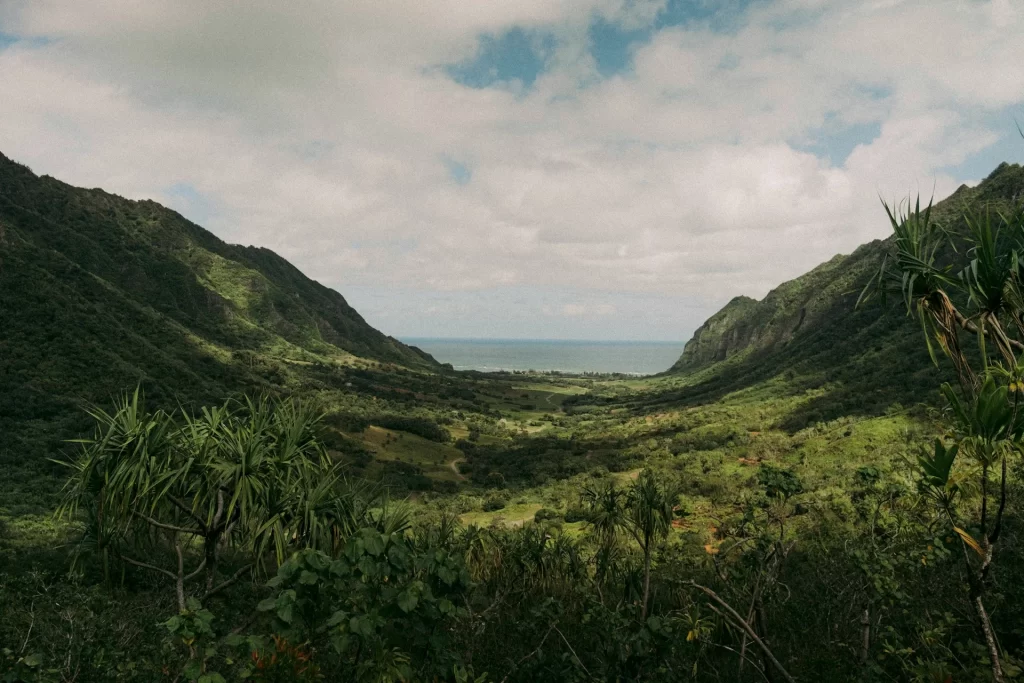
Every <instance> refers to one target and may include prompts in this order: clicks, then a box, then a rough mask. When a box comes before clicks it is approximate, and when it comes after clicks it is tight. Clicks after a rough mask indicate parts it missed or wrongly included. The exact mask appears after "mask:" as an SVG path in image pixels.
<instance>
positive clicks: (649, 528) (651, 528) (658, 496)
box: [583, 469, 677, 620]
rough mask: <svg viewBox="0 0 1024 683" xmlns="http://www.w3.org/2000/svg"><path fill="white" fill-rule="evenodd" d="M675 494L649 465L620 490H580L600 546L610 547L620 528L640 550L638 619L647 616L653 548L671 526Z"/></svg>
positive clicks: (610, 488) (589, 520)
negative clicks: (641, 564) (648, 467)
mask: <svg viewBox="0 0 1024 683" xmlns="http://www.w3.org/2000/svg"><path fill="white" fill-rule="evenodd" d="M676 498H677V496H676V495H675V493H674V492H672V491H670V490H669V489H668V488H667V487H665V486H663V485H662V484H660V483H659V482H658V479H657V476H656V475H655V474H654V472H653V471H651V470H649V469H645V470H643V471H642V472H640V475H639V477H637V480H636V482H634V483H633V485H632V486H630V487H629V489H627V490H626V491H620V490H619V489H617V488H616V487H615V485H614V484H609V485H608V486H605V487H601V488H587V489H584V491H583V500H584V502H585V503H586V504H587V506H588V515H587V522H588V524H589V525H590V527H591V528H592V529H593V530H594V532H595V534H596V535H597V537H598V539H599V541H600V543H601V546H602V548H604V549H610V548H611V546H612V545H613V544H614V543H615V539H616V537H617V534H618V532H619V531H620V530H621V531H624V532H626V533H627V534H628V535H629V536H630V537H631V538H632V539H633V540H634V541H636V543H637V545H638V546H639V548H640V551H641V552H642V553H643V557H644V564H643V568H644V569H643V576H644V580H643V594H642V597H641V607H640V619H641V620H646V619H647V608H648V603H649V601H650V594H651V560H652V557H653V554H654V549H655V546H656V545H657V543H658V542H659V541H661V540H662V539H664V538H665V537H666V536H668V532H669V529H671V528H672V516H673V508H674V506H675V501H676Z"/></svg>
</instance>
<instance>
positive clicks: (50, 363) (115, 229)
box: [0, 154, 437, 460]
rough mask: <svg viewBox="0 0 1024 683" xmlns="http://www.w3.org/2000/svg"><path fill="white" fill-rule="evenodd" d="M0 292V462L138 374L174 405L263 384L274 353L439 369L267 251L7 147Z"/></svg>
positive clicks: (69, 432) (25, 454) (274, 378)
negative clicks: (72, 181)
mask: <svg viewBox="0 0 1024 683" xmlns="http://www.w3.org/2000/svg"><path fill="white" fill-rule="evenodd" d="M0 292H2V296H0V329H2V334H0V358H2V359H3V362H2V363H0V388H2V391H0V460H3V459H5V458H11V457H13V458H17V459H19V460H24V459H26V458H29V457H33V456H34V455H47V454H49V452H52V448H53V447H54V446H55V444H58V443H59V442H60V440H61V439H63V438H68V437H70V436H74V435H75V433H74V425H70V426H68V427H67V428H64V427H62V426H60V424H61V423H63V422H64V421H66V420H72V421H74V420H76V419H77V420H78V422H79V423H80V421H81V408H82V406H83V405H86V404H89V403H101V402H105V401H108V400H109V399H110V397H111V396H112V395H114V394H116V393H118V392H120V391H122V390H123V389H124V388H125V387H128V386H134V385H136V384H137V383H139V382H141V383H142V385H143V387H144V388H145V389H146V392H147V395H148V397H149V398H150V400H152V401H155V402H157V403H158V404H173V403H176V402H179V401H180V402H185V403H188V402H191V401H211V400H218V401H219V400H221V399H223V398H224V397H225V396H228V395H231V394H234V393H237V392H240V391H243V390H260V389H264V390H265V389H273V388H274V387H275V386H278V385H280V384H281V382H282V377H281V373H280V365H281V364H282V363H301V362H304V361H312V360H320V361H325V362H335V363H343V364H349V365H351V364H355V365H359V364H365V363H364V361H377V362H384V363H395V364H399V365H402V366H405V367H409V368H421V369H427V368H432V367H437V365H436V363H435V362H434V361H433V359H432V358H430V357H429V356H427V355H426V354H424V353H422V352H419V351H418V350H417V349H414V348H411V347H408V346H406V345H404V344H402V343H400V342H398V341H397V340H395V339H392V338H390V337H388V336H386V335H384V334H382V333H380V332H378V331H377V330H375V329H374V328H372V327H371V326H370V325H368V324H367V323H366V321H364V320H363V318H362V317H361V316H360V315H359V314H358V313H357V312H356V311H355V310H353V309H352V307H351V306H349V305H348V304H347V303H346V301H345V299H344V298H343V297H342V296H341V295H340V294H338V293H337V292H336V291H334V290H332V289H329V288H327V287H324V286H323V285H321V284H319V283H317V282H314V281H312V280H310V279H309V278H307V277H305V276H304V275H303V274H302V273H301V272H299V271H298V270H297V269H296V268H295V267H294V266H292V265H291V264H290V263H288V262H287V261H285V260H284V259H283V258H281V257H280V256H278V255H277V254H275V253H274V252H272V251H269V250H267V249H261V248H256V247H244V246H237V245H231V244H226V243H224V242H223V241H221V240H220V239H218V238H217V237H216V236H214V235H213V234H211V233H210V232H208V231H207V230H204V229H203V228H201V227H200V226H198V225H195V224H194V223H191V222H189V221H188V220H186V219H185V218H183V217H182V216H180V215H179V214H177V213H175V212H174V211H171V210H169V209H167V208H165V207H163V206H161V205H159V204H157V203H156V202H152V201H131V200H127V199H124V198H122V197H119V196H117V195H113V194H109V193H107V192H104V191H102V190H86V189H80V188H76V187H72V186H70V185H67V184H65V183H63V182H60V181H58V180H55V179H53V178H50V177H46V176H44V177H39V176H36V175H35V174H33V173H32V172H31V171H30V170H29V169H28V168H27V167H25V166H23V165H20V164H18V163H16V162H14V161H12V160H10V159H8V158H6V157H4V156H3V155H2V154H0ZM43 441H45V443H46V444H47V445H46V446H45V450H46V451H47V452H45V453H42V454H39V453H36V451H37V450H38V448H39V447H38V444H39V443H41V442H43Z"/></svg>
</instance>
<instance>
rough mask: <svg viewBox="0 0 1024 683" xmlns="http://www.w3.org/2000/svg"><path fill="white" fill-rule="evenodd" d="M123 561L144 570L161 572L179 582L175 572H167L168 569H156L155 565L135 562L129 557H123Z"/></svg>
mask: <svg viewBox="0 0 1024 683" xmlns="http://www.w3.org/2000/svg"><path fill="white" fill-rule="evenodd" d="M121 559H122V560H124V561H125V562H127V563H128V564H134V565H135V566H136V567H142V568H143V569H151V570H153V571H155V572H160V573H161V574H163V575H164V576H169V577H170V578H172V579H174V580H175V581H177V580H178V577H177V575H176V574H175V573H174V572H171V571H167V570H166V569H161V568H160V567H154V566H153V565H151V564H146V563H145V562H139V561H138V560H133V559H132V558H130V557H128V556H127V555H122V556H121Z"/></svg>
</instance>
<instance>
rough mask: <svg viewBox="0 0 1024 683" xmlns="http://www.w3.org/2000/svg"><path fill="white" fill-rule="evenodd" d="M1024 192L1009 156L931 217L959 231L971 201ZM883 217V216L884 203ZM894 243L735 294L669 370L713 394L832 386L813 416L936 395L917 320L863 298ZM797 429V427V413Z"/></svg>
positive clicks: (1022, 177) (985, 202) (997, 200)
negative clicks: (796, 384)
mask: <svg viewBox="0 0 1024 683" xmlns="http://www.w3.org/2000/svg"><path fill="white" fill-rule="evenodd" d="M1021 196H1024V168H1022V167H1021V166H1020V165H1017V164H1007V163H1003V164H1001V165H1000V166H999V167H998V168H996V169H995V170H994V171H993V172H992V173H991V174H990V175H989V176H988V177H987V178H986V179H985V180H983V181H982V182H981V183H979V184H978V185H977V186H975V187H968V186H966V185H964V186H961V187H960V188H959V189H957V190H956V192H954V193H953V194H952V195H950V196H949V197H947V198H946V199H944V200H943V201H941V202H938V203H936V205H935V207H934V209H933V219H934V220H935V221H936V222H938V223H939V224H941V225H943V226H944V227H945V228H946V229H947V230H948V231H949V232H950V233H951V234H953V235H955V234H957V233H958V231H962V230H963V213H964V211H965V209H967V208H968V207H973V208H979V207H983V206H989V207H991V208H993V209H995V210H1000V209H1002V208H1005V207H1007V206H1009V205H1010V204H1012V203H1014V202H1016V201H1017V200H1019V199H1020V197H1021ZM878 219H879V221H880V222H884V221H886V220H887V219H886V217H885V213H884V212H883V211H882V209H881V207H879V211H878ZM889 248H890V241H889V240H888V239H886V240H875V241H873V242H869V243H868V244H865V245H862V246H860V247H859V248H857V249H856V250H854V251H853V253H851V254H849V255H838V256H835V257H833V258H832V259H830V260H829V261H827V262H825V263H823V264H821V265H819V266H817V267H816V268H814V269H812V270H810V271H809V272H807V273H805V274H804V275H802V276H800V277H798V278H796V279H794V280H790V281H788V282H784V283H782V284H781V285H779V286H778V287H776V288H775V289H773V290H772V291H771V292H769V293H768V294H767V295H766V296H765V297H764V298H763V299H761V300H760V301H757V300H754V299H751V298H749V297H745V296H738V297H735V298H734V299H732V300H731V301H730V302H729V303H728V304H726V305H725V306H724V307H723V308H722V309H721V310H719V311H718V312H717V313H715V314H714V315H712V316H711V317H710V318H709V319H708V320H707V321H706V322H705V323H704V324H703V325H701V327H700V328H698V330H697V331H696V332H695V333H694V335H693V337H692V338H691V339H690V341H688V342H687V343H686V346H685V347H684V350H683V354H682V356H681V357H680V358H679V360H678V361H677V362H676V363H675V365H673V366H672V368H671V369H670V370H669V371H668V373H667V374H668V375H670V376H678V377H684V378H687V384H688V385H689V386H688V388H687V389H686V392H685V393H686V396H687V398H688V399H691V400H692V399H693V398H699V399H703V400H713V399H714V398H715V397H718V396H722V395H724V394H726V393H729V392H732V391H738V390H742V389H745V388H750V387H753V386H755V385H757V384H759V383H763V382H766V381H768V380H771V379H772V378H775V377H780V376H784V377H785V376H788V377H793V376H796V377H802V378H803V383H802V384H801V385H800V386H803V387H806V386H807V385H808V384H810V385H812V386H825V385H828V387H829V391H827V392H826V395H825V396H822V397H821V398H820V399H819V400H817V401H812V402H810V403H809V404H808V406H807V407H806V409H805V417H806V419H807V420H808V421H813V420H815V419H832V418H835V417H839V416H841V415H848V414H857V413H862V412H878V411H881V410H884V408H885V407H886V405H888V404H889V403H890V402H918V401H921V400H923V399H924V398H925V397H924V396H922V395H921V393H920V391H923V390H925V388H927V391H928V392H930V393H929V394H928V396H929V397H930V396H931V394H932V393H934V386H936V381H937V380H940V378H941V377H944V375H942V373H943V372H944V370H939V369H937V368H934V367H933V366H932V364H931V362H930V360H929V358H928V355H927V351H926V349H925V347H924V345H923V344H922V343H921V338H920V335H921V331H920V328H919V326H918V323H917V321H916V319H914V318H912V317H910V316H907V315H906V312H905V310H904V309H903V307H902V304H901V303H900V302H898V301H892V300H889V301H887V302H883V301H881V300H877V299H876V300H873V301H871V302H869V303H868V304H866V305H864V306H862V307H860V308H858V307H857V305H856V304H857V300H858V297H859V296H860V294H861V292H862V291H863V289H864V287H865V285H867V284H868V282H869V281H870V279H871V278H872V276H874V275H875V274H876V273H877V272H878V268H879V266H880V265H881V261H882V258H883V257H884V255H885V254H886V253H887V251H888V250H889ZM789 426H791V427H793V428H798V427H800V426H801V423H800V421H797V422H796V423H794V424H793V425H789Z"/></svg>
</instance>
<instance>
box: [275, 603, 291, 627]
mask: <svg viewBox="0 0 1024 683" xmlns="http://www.w3.org/2000/svg"><path fill="white" fill-rule="evenodd" d="M292 617H293V614H292V604H291V603H288V604H287V605H282V606H281V607H278V608H277V618H278V619H280V620H281V621H283V622H284V623H286V624H291V623H292Z"/></svg>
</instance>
